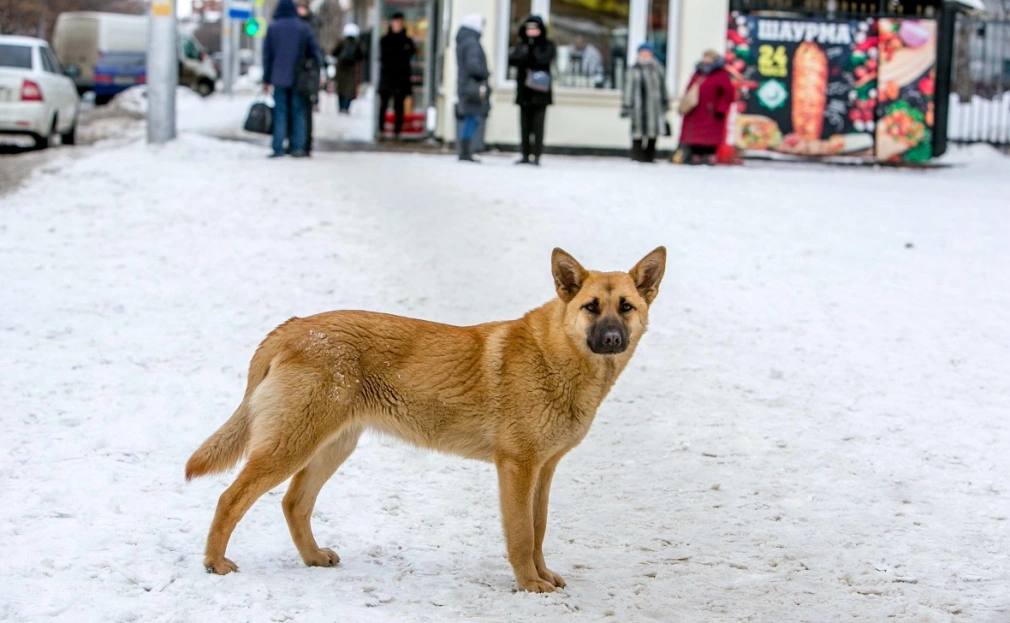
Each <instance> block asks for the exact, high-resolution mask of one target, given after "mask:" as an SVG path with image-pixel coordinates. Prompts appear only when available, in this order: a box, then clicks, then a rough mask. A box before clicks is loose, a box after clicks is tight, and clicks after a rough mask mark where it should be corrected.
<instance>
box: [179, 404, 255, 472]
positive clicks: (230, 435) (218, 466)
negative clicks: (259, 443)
mask: <svg viewBox="0 0 1010 623" xmlns="http://www.w3.org/2000/svg"><path fill="white" fill-rule="evenodd" d="M249 424H250V418H249V409H248V408H247V407H246V401H245V400H243V401H242V404H240V405H239V406H238V408H237V409H235V413H233V414H232V416H231V417H230V418H228V421H227V422H225V423H224V425H222V426H221V428H219V429H217V431H215V432H214V434H213V435H211V436H210V437H208V438H207V441H205V442H203V445H201V446H200V447H199V448H197V450H196V452H194V453H193V456H191V457H189V460H188V461H186V480H192V479H193V478H196V477H197V476H203V475H204V474H213V473H215V472H223V471H224V470H226V469H228V468H229V467H231V466H232V465H234V464H235V463H238V461H239V459H241V458H242V455H243V454H244V453H245V448H246V445H247V444H248V442H249Z"/></svg>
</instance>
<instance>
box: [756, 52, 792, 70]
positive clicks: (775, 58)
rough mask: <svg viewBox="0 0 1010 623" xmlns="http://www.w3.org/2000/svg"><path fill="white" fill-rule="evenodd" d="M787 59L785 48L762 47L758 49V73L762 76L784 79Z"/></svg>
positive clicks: (787, 63)
mask: <svg viewBox="0 0 1010 623" xmlns="http://www.w3.org/2000/svg"><path fill="white" fill-rule="evenodd" d="M788 65H789V57H788V56H786V46H784V45H780V46H778V47H774V46H771V45H762V46H761V47H760V48H759V49H758V71H759V72H761V75H763V76H771V77H773V78H784V77H786V75H788V73H789V70H788Z"/></svg>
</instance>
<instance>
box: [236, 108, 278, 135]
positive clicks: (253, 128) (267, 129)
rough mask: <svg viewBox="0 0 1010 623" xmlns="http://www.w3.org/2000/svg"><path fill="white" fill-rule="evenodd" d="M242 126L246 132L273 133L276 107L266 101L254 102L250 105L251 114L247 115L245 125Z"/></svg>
mask: <svg viewBox="0 0 1010 623" xmlns="http://www.w3.org/2000/svg"><path fill="white" fill-rule="evenodd" d="M242 127H243V128H244V129H245V131H246V132H255V133H257V134H273V133H274V109H273V108H271V107H270V105H269V104H267V103H266V102H262V101H260V102H253V105H252V106H250V107H249V114H247V115H246V117H245V125H243V126H242Z"/></svg>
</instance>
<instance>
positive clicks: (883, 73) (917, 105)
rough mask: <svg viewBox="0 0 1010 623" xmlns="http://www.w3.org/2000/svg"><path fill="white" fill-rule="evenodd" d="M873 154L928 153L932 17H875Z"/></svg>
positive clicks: (894, 157) (917, 158) (912, 158)
mask: <svg viewBox="0 0 1010 623" xmlns="http://www.w3.org/2000/svg"><path fill="white" fill-rule="evenodd" d="M879 29H880V78H879V83H880V107H879V110H880V114H881V117H880V120H879V121H878V122H877V159H878V160H880V161H882V162H925V161H927V160H929V159H930V158H931V157H932V156H933V131H932V129H933V122H934V114H935V113H934V93H935V88H936V37H937V29H936V22H935V21H932V20H917V19H889V18H884V19H881V20H880V24H879Z"/></svg>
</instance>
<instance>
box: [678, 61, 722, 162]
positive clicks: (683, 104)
mask: <svg viewBox="0 0 1010 623" xmlns="http://www.w3.org/2000/svg"><path fill="white" fill-rule="evenodd" d="M725 64H726V63H725V61H724V60H723V58H722V56H720V55H719V53H718V52H716V51H715V50H709V51H707V52H705V54H704V55H702V58H701V62H700V63H698V65H697V68H696V70H695V72H694V75H693V76H691V81H690V82H689V83H688V86H687V91H686V93H685V94H684V97H683V98H681V101H680V106H679V111H680V114H682V115H683V116H684V121H683V125H682V126H681V132H680V152H681V155H680V158H681V159H682V161H683V162H685V163H686V164H714V163H715V153H716V150H717V149H718V148H719V146H720V145H722V144H723V143H725V142H726V117H727V115H728V114H729V111H730V108H731V107H732V106H733V100H735V99H736V90H735V89H734V88H733V81H732V80H731V79H730V76H729V72H728V71H726V68H725Z"/></svg>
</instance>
